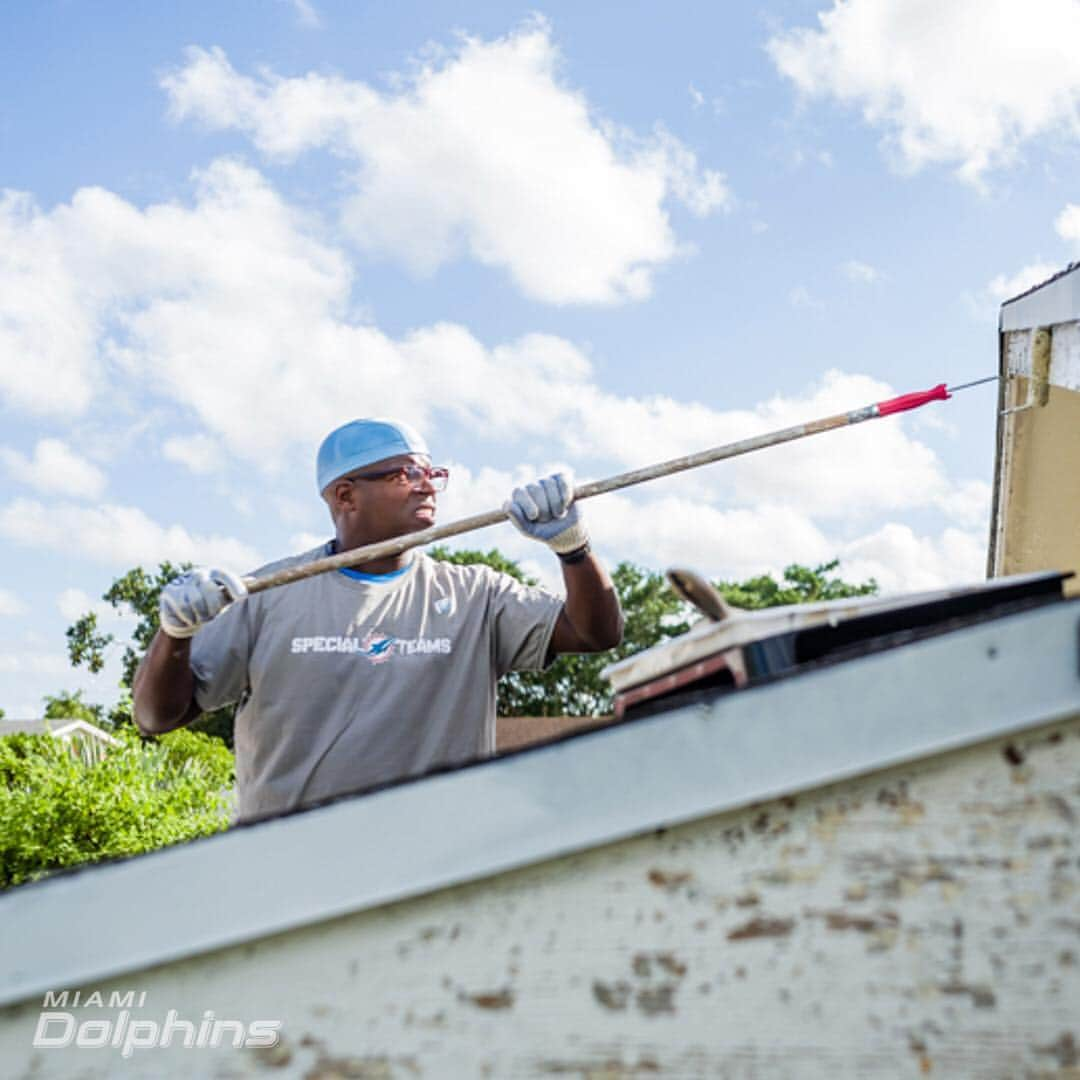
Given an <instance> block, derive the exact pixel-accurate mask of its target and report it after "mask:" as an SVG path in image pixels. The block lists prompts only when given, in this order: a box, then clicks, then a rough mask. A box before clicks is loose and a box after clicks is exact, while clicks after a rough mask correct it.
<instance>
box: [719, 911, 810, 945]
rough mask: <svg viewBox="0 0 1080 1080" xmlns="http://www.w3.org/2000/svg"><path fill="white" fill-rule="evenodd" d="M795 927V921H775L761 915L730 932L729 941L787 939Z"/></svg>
mask: <svg viewBox="0 0 1080 1080" xmlns="http://www.w3.org/2000/svg"><path fill="white" fill-rule="evenodd" d="M794 927H795V920H794V919H773V918H769V917H768V916H765V915H759V916H758V917H757V918H754V919H751V920H750V921H749V922H746V923H743V924H742V925H741V926H737V927H735V929H734V930H729V931H728V935H727V939H728V941H750V940H751V939H752V938H767V937H786V936H787V935H788V934H790V933H791V931H792V930H793V929H794Z"/></svg>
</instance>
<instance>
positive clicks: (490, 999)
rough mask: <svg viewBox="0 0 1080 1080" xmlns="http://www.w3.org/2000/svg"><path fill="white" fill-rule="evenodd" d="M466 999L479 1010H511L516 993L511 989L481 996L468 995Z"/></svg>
mask: <svg viewBox="0 0 1080 1080" xmlns="http://www.w3.org/2000/svg"><path fill="white" fill-rule="evenodd" d="M464 997H465V1000H466V1001H467V1002H469V1004H470V1005H475V1006H476V1007H477V1008H478V1009H510V1008H513V1005H514V991H513V990H511V989H510V988H509V987H503V988H502V989H501V990H492V991H489V992H487V993H481V994H466V995H465V996H464Z"/></svg>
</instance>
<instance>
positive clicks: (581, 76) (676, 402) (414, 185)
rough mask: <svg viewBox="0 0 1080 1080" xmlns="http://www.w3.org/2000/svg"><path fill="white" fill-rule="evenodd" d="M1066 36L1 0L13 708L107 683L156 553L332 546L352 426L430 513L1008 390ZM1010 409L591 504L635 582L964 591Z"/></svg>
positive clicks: (9, 686)
mask: <svg viewBox="0 0 1080 1080" xmlns="http://www.w3.org/2000/svg"><path fill="white" fill-rule="evenodd" d="M939 7H940V10H939ZM1078 50H1080V3H1078V2H1077V0H1040V2H1037V3H1025V4H1023V5H1021V4H1020V3H1015V2H1004V0H1002V2H998V3H992V4H987V3H976V2H974V0H957V2H955V3H953V4H950V5H941V6H934V5H926V4H924V3H918V2H914V0H891V2H885V0H877V2H872V0H847V2H845V3H839V4H834V3H828V2H819V3H793V2H788V3H783V2H778V3H771V4H762V5H760V6H757V7H751V6H749V5H706V4H685V5H669V6H667V7H665V8H664V9H661V8H660V7H659V6H657V5H655V4H645V3H617V4H616V3H590V4H566V3H553V4H546V5H543V6H542V7H538V8H530V7H524V6H523V7H517V6H514V5H510V4H505V3H500V4H479V3H464V4H447V3H438V4H436V3H430V4H421V3H409V2H398V3H393V4H391V3H365V4H356V3H344V2H339V3H335V2H331V0H309V2H301V0H264V2H260V3H254V2H240V0H232V2H231V3H230V4H228V5H221V4H211V3H198V2H190V3H185V4H183V5H146V4H139V3H134V2H129V3H121V2H114V3H103V4H93V5H91V4H84V3H66V2H65V3H62V2H49V0H43V2H41V3H38V4H33V5H30V4H24V5H17V6H14V7H12V8H11V9H10V10H8V11H7V12H5V32H4V35H3V39H2V41H0V166H2V173H0V188H2V189H3V190H4V195H3V199H2V201H0V423H2V428H0V552H2V554H3V560H4V566H5V567H6V572H5V573H4V574H3V576H2V577H0V708H3V709H4V710H5V711H6V713H7V715H8V716H9V717H12V718H14V717H26V716H31V715H34V714H36V713H37V712H39V711H40V705H41V698H42V695H44V694H45V693H49V692H55V691H57V690H60V689H62V688H75V687H81V688H83V689H85V690H86V691H87V694H88V696H89V697H90V698H91V700H96V701H111V700H112V699H113V698H114V697H115V683H116V678H117V670H118V656H119V649H117V650H116V654H115V655H114V656H113V658H112V661H111V663H110V666H109V668H108V669H107V670H106V671H105V672H104V673H103V674H102V675H100V676H97V677H90V676H88V675H86V674H85V673H82V672H74V671H71V670H70V668H69V667H68V665H67V661H66V658H65V654H64V637H63V631H64V628H65V627H66V626H67V625H68V624H69V623H70V622H71V621H72V619H73V618H74V616H75V615H77V614H78V613H80V612H82V611H85V610H88V609H89V607H91V606H92V605H94V604H95V603H97V602H98V598H99V597H100V595H101V593H102V592H104V590H105V589H106V588H107V587H108V585H109V584H110V582H111V581H112V580H113V578H114V577H116V576H118V575H119V574H121V573H122V572H124V571H125V570H127V569H128V568H130V567H131V566H134V565H137V564H141V565H144V566H147V567H150V566H153V565H155V564H156V563H157V562H158V561H159V560H160V559H163V558H171V559H173V560H178V559H190V560H192V561H196V562H209V563H219V564H224V565H226V566H228V567H229V568H231V569H235V570H239V571H248V570H251V569H253V568H254V567H255V566H256V565H258V564H259V563H260V562H262V561H269V560H271V559H273V558H276V557H279V556H281V555H284V554H287V553H289V552H292V551H296V550H301V549H303V548H305V547H308V546H311V545H313V544H314V543H316V542H318V540H319V539H322V538H325V537H326V536H327V535H328V530H327V525H328V520H327V518H326V513H325V509H324V508H323V506H322V504H321V502H320V501H319V499H318V497H317V494H316V492H315V490H314V489H315V484H314V480H313V459H314V452H315V448H316V446H317V444H318V442H319V440H320V438H321V436H322V435H323V434H324V433H325V432H326V430H328V429H329V427H331V426H333V425H335V424H337V423H339V422H341V421H344V420H346V419H349V418H351V417H354V416H361V415H380V414H382V415H386V414H389V415H399V416H401V417H403V418H405V419H408V420H411V421H412V422H414V423H415V424H417V425H418V426H420V427H422V428H423V429H424V430H425V431H426V432H427V434H428V437H429V441H430V443H431V444H432V446H433V449H434V453H435V456H436V458H438V459H439V460H440V461H441V462H443V463H446V464H448V465H450V466H451V468H452V478H451V486H450V489H449V490H448V492H447V493H446V495H445V496H444V497H443V499H442V505H441V507H440V518H441V520H444V521H446V520H451V519H453V518H455V517H458V516H461V515H463V514H466V513H472V512H475V511H479V510H484V509H489V508H491V507H493V506H496V505H498V504H499V503H501V502H502V499H503V497H504V496H505V494H506V492H507V490H508V489H509V487H510V486H511V485H512V484H514V483H516V482H518V481H520V480H521V479H523V478H525V477H527V476H529V475H531V474H535V473H537V472H542V471H547V470H549V469H551V468H553V467H557V466H558V467H570V468H572V469H573V470H574V471H575V473H576V475H577V476H578V478H579V479H589V478H595V477H599V476H604V475H608V474H610V473H614V472H619V471H622V470H624V469H628V468H632V467H635V466H637V465H641V464H646V463H649V462H651V461H654V460H658V459H662V458H666V457H671V456H675V455H677V454H681V453H686V452H690V451H692V450H696V449H703V448H705V447H708V446H712V445H717V444H719V443H723V442H726V441H729V440H730V439H733V438H738V437H742V436H744V435H747V434H750V433H754V432H758V431H764V430H769V429H770V428H774V427H781V426H786V425H787V424H790V423H794V422H797V421H799V420H803V419H811V418H814V417H816V416H820V415H827V414H830V413H832V412H836V411H840V410H843V409H847V408H854V407H858V406H860V405H863V404H866V403H868V402H870V401H873V400H877V399H880V398H883V397H887V396H890V395H891V394H893V393H900V392H904V391H907V390H913V389H921V388H924V387H926V386H930V385H932V384H934V383H937V382H940V381H947V382H950V383H959V382H964V381H967V380H969V379H973V378H978V377H980V376H983V375H987V374H991V373H993V371H994V370H995V365H996V348H997V344H996V333H995V320H996V311H997V307H998V305H999V304H1000V302H1001V300H1002V299H1004V298H1005V297H1007V296H1008V295H1011V294H1013V293H1015V292H1017V291H1020V290H1022V289H1023V288H1025V287H1027V286H1028V285H1030V284H1032V283H1034V282H1035V281H1038V280H1040V279H1041V278H1043V277H1045V276H1047V275H1048V274H1049V273H1050V272H1052V271H1054V270H1055V269H1058V268H1060V267H1062V266H1064V265H1065V264H1066V263H1068V262H1069V261H1070V260H1071V259H1075V258H1076V257H1078V254H1080V208H1078V205H1077V204H1078V202H1080V190H1078V185H1077V182H1076V177H1077V175H1078V169H1077V164H1078V139H1077V135H1078V126H1077V124H1078V121H1077V116H1078V106H1080V71H1078V69H1077V67H1076V64H1075V56H1076V55H1077V53H1078ZM994 404H995V401H994V394H993V388H992V387H986V388H979V389H975V390H972V391H969V392H968V393H966V394H965V395H961V396H959V397H957V398H956V399H955V400H954V401H952V402H950V403H949V404H947V405H943V406H933V407H931V408H929V409H927V410H923V411H922V412H921V413H918V414H911V415H909V416H906V417H903V418H899V419H892V420H884V421H879V422H876V423H873V424H868V425H864V426H863V427H862V428H860V429H857V430H852V431H849V432H840V433H836V434H832V435H828V436H824V437H822V438H821V439H818V440H815V441H813V442H812V443H811V442H807V443H803V444H799V445H798V446H795V447H789V448H786V449H783V450H777V451H768V452H765V453H762V454H759V455H756V456H755V457H754V458H753V459H749V458H748V459H744V460H743V461H741V462H739V463H729V464H726V465H719V466H715V467H713V468H711V469H709V470H707V471H705V472H701V473H697V474H693V475H691V476H685V477H681V478H678V479H672V480H669V481H664V482H661V483H657V484H654V485H652V486H651V487H649V488H647V489H640V490H637V491H635V492H633V493H631V494H625V495H612V496H607V497H604V498H603V499H599V500H596V501H595V502H592V503H590V504H589V505H588V507H587V516H588V520H589V522H590V525H591V527H592V530H593V533H594V537H595V541H596V545H597V547H598V548H599V550H600V551H601V553H602V554H603V555H604V556H605V557H606V558H607V559H608V560H610V561H611V562H615V561H618V560H620V559H624V558H625V559H632V560H634V561H636V562H639V563H642V564H644V565H647V566H650V567H654V568H657V569H660V568H663V567H664V566H666V565H671V564H673V563H676V562H681V563H684V564H690V565H693V566H696V567H697V568H699V569H700V570H702V571H704V572H706V573H708V574H710V575H713V576H725V577H741V576H745V575H748V574H751V573H757V572H761V571H766V570H773V571H776V570H779V569H781V568H782V567H783V566H784V565H785V564H787V563H789V562H793V561H799V562H809V563H813V562H819V561H825V560H827V559H830V558H833V557H840V558H841V559H842V572H843V573H844V574H845V576H847V577H850V578H856V579H862V578H865V577H868V576H871V575H873V576H875V577H876V578H877V579H878V580H879V581H880V582H881V584H882V586H883V587H884V588H886V589H888V590H898V589H916V588H925V587H932V586H935V585H939V584H944V583H947V582H953V581H962V580H974V579H977V578H978V577H980V576H981V574H982V573H983V569H984V560H985V549H986V527H987V525H986V521H987V514H988V510H989V482H990V479H991V470H992V464H993V434H994ZM463 542H464V543H465V544H467V545H482V546H484V547H487V546H491V545H498V546H500V547H502V548H503V549H504V550H505V551H506V552H507V553H508V554H510V555H512V556H514V557H517V558H519V559H521V560H522V561H523V562H525V563H526V564H527V566H528V567H529V569H531V570H533V572H535V573H537V574H539V575H540V576H542V577H544V578H545V579H546V580H549V581H554V580H555V578H556V577H557V575H556V574H555V572H554V568H553V567H552V566H551V565H550V564H551V562H552V560H550V559H548V558H547V557H546V555H545V553H543V552H542V551H541V552H537V551H536V550H535V549H534V548H531V547H529V546H528V545H527V543H526V542H525V541H523V540H522V539H520V538H518V537H517V536H516V534H514V533H513V532H512V531H511V530H509V528H504V529H502V530H501V531H489V532H487V533H484V534H478V535H477V536H475V537H473V538H471V539H470V538H466V539H465V540H464V541H463ZM102 614H103V619H106V615H105V613H104V612H103V613H102ZM106 625H107V627H108V628H110V629H113V630H115V631H116V632H117V633H118V634H119V635H120V636H121V637H123V634H124V633H125V632H126V629H127V627H126V626H125V624H124V623H123V622H122V621H120V622H108V621H106Z"/></svg>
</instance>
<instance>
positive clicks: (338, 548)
mask: <svg viewBox="0 0 1080 1080" xmlns="http://www.w3.org/2000/svg"><path fill="white" fill-rule="evenodd" d="M373 543H376V541H374V540H363V539H361V540H357V539H355V538H354V539H353V540H352V542H349V541H347V540H344V539H342V537H341V535H340V533H339V534H338V536H337V538H336V539H335V540H334V541H333V544H334V552H335V554H342V553H343V552H346V551H353V550H355V549H356V548H360V547H364V546H365V545H367V544H373ZM411 561H412V551H411V550H409V551H403V552H401V553H400V554H399V555H386V556H384V557H383V558H381V559H373V560H371V561H370V562H363V563H357V564H356V565H355V566H353V567H351V568H350V569H352V570H359V571H360V572H361V573H362V574H392V573H394V571H395V570H403V569H404V568H405V567H406V566H408V565H409V563H410V562H411Z"/></svg>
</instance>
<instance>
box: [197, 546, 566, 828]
mask: <svg viewBox="0 0 1080 1080" xmlns="http://www.w3.org/2000/svg"><path fill="white" fill-rule="evenodd" d="M325 554H326V549H325V548H317V549H315V550H314V551H310V552H307V553H305V554H303V555H298V556H294V557H293V558H290V559H284V560H282V561H281V562H278V563H274V564H272V565H271V566H267V567H263V568H262V569H261V570H260V571H258V572H257V573H258V574H261V573H267V572H269V571H271V570H276V569H278V568H279V567H283V566H288V565H293V564H296V563H300V562H308V561H310V560H312V559H315V558H319V557H321V556H322V555H325ZM561 609H562V601H561V600H560V599H559V598H558V597H555V596H552V595H551V594H550V593H546V592H544V591H542V590H540V589H534V588H528V587H526V586H524V585H521V584H520V583H519V582H517V581H515V580H514V579H513V578H512V577H509V576H508V575H506V574H500V573H497V572H496V571H494V570H492V569H490V567H487V566H455V565H452V564H450V563H445V562H441V561H438V560H435V559H431V558H429V557H428V556H426V555H424V554H422V553H416V554H415V555H414V557H413V559H412V562H411V563H410V564H409V566H408V567H407V568H406V569H405V570H403V571H401V572H399V573H398V574H396V575H392V576H384V577H381V578H378V579H374V580H372V579H370V578H368V579H367V580H362V579H360V578H359V577H357V576H352V575H347V574H343V573H340V572H336V573H327V574H320V575H318V576H316V577H311V578H307V579H305V580H303V581H298V582H295V583H294V584H291V585H285V586H283V587H281V588H278V589H268V590H267V591H266V592H262V593H257V594H256V595H254V596H249V597H246V598H245V599H243V600H241V601H239V602H238V603H235V604H233V605H232V606H230V607H229V608H227V609H226V610H225V611H224V612H222V614H221V615H219V616H218V617H217V618H216V619H214V620H213V621H212V622H210V623H208V624H207V625H206V626H204V627H203V628H202V629H200V630H199V631H198V633H197V634H196V635H195V636H194V638H193V639H192V648H191V666H192V669H193V670H194V672H195V700H196V702H197V703H198V705H199V707H200V708H201V709H203V710H207V711H208V710H210V709H217V708H220V707H221V706H223V705H228V704H231V703H232V702H235V701H240V703H241V704H240V708H239V710H238V712H237V714H236V735H235V748H236V777H237V787H238V790H239V805H238V808H237V814H238V817H239V819H241V820H244V819H247V818H251V817H255V816H259V815H262V814H267V813H275V812H280V811H284V810H291V809H293V808H294V807H297V806H300V805H302V804H305V803H309V802H312V801H315V800H318V799H322V798H326V797H327V796H330V795H336V794H339V793H341V792H346V791H356V790H358V789H360V788H364V787H368V786H370V785H372V784H378V783H384V782H386V781H389V780H398V779H401V778H403V777H406V776H416V775H419V774H420V773H424V772H427V771H429V770H431V769H434V768H437V767H438V766H442V765H455V764H459V763H461V762H464V761H469V760H471V759H475V758H479V757H483V756H485V755H488V754H491V753H493V752H494V750H495V683H496V681H497V680H498V678H499V676H501V675H504V674H505V673H506V672H508V671H512V670H539V669H541V668H542V667H543V666H544V661H545V658H546V656H547V650H548V645H549V643H550V641H551V634H552V631H553V630H554V628H555V623H556V620H557V618H558V615H559V612H560V610H561Z"/></svg>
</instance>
